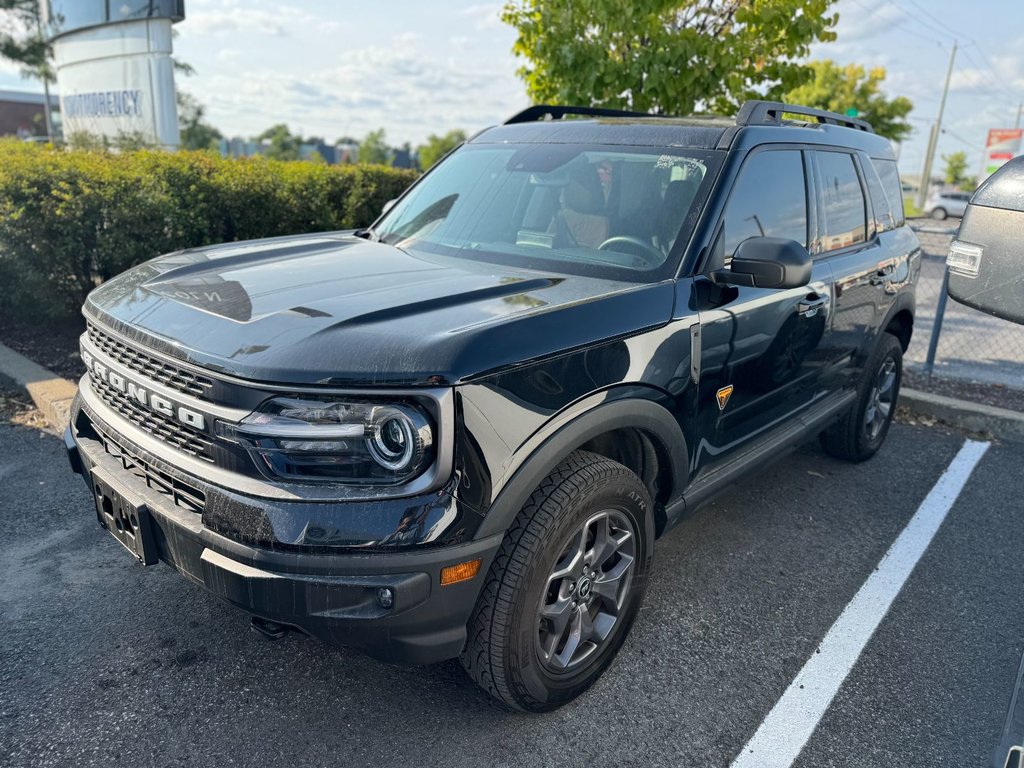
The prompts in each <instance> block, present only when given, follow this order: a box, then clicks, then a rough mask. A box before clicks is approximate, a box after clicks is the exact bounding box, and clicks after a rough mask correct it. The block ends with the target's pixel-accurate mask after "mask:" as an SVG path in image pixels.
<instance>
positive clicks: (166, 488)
mask: <svg viewBox="0 0 1024 768" xmlns="http://www.w3.org/2000/svg"><path fill="white" fill-rule="evenodd" d="M91 426H92V427H93V430H94V431H95V432H96V434H97V437H99V439H100V442H102V443H103V449H104V450H105V451H106V452H107V453H108V454H109V455H110V456H113V457H114V458H115V459H117V460H118V461H120V462H121V466H122V467H124V469H125V471H126V472H130V473H131V474H133V475H135V476H136V477H137V478H139V479H140V480H142V481H144V482H145V483H146V485H147V486H148V487H149V488H151V489H152V490H154V491H156V492H157V493H160V494H162V495H164V496H166V497H168V498H169V499H171V500H172V501H173V502H174V504H175V506H177V507H181V508H182V509H186V510H188V511H189V512H195V513H196V514H197V515H201V514H202V513H203V507H204V506H205V505H206V495H205V494H204V493H203V492H202V491H200V490H198V489H197V488H193V487H192V486H190V485H186V484H185V483H183V482H181V481H180V480H175V479H174V478H173V477H171V476H170V475H168V474H167V473H166V472H161V471H160V470H158V469H156V468H155V467H154V466H152V465H151V464H150V463H149V462H147V461H145V460H144V459H141V458H139V457H138V456H136V455H135V454H134V453H132V452H131V451H129V450H128V449H126V448H125V447H124V446H122V445H120V444H119V443H117V442H115V441H114V440H113V439H112V438H110V437H108V436H107V435H106V434H105V433H103V432H102V431H101V430H99V429H96V428H95V425H91Z"/></svg>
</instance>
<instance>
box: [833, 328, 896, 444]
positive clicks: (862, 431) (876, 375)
mask: <svg viewBox="0 0 1024 768" xmlns="http://www.w3.org/2000/svg"><path fill="white" fill-rule="evenodd" d="M902 380H903V347H902V346H900V342H899V339H897V338H896V337H895V336H893V335H892V334H891V333H883V334H882V335H881V336H880V337H879V339H878V344H877V346H876V347H875V351H874V353H873V354H872V355H871V357H870V358H869V359H868V361H867V364H866V365H865V366H864V373H863V374H862V375H861V380H860V384H859V385H858V387H857V400H856V401H855V402H854V405H853V407H852V408H851V409H850V410H849V411H848V412H847V413H846V415H845V416H843V417H842V418H841V419H840V420H839V421H838V422H836V423H835V424H833V425H832V426H831V427H829V428H828V429H827V430H825V431H824V432H822V433H821V445H822V447H823V448H824V449H825V452H826V453H828V454H830V455H832V456H835V457H836V458H839V459H846V460H848V461H864V460H865V459H870V458H871V457H872V456H874V455H875V453H877V452H878V449H879V448H881V447H882V443H883V442H885V436H886V435H887V434H888V433H889V425H890V424H892V419H893V416H895V414H896V400H897V398H898V397H899V394H900V382H901V381H902Z"/></svg>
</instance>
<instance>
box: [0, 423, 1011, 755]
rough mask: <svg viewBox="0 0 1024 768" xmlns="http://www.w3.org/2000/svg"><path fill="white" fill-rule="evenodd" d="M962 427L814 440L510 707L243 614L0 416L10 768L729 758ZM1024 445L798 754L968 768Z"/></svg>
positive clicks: (0, 692) (688, 544)
mask: <svg viewBox="0 0 1024 768" xmlns="http://www.w3.org/2000/svg"><path fill="white" fill-rule="evenodd" d="M963 444H964V436H962V435H959V434H956V433H953V432H950V431H945V430H943V429H941V428H934V427H932V428H929V427H921V426H911V425H906V424H897V425H895V426H894V428H893V431H892V432H891V434H890V437H889V440H888V442H887V444H886V445H885V447H884V448H883V450H882V452H881V454H880V455H879V456H877V457H876V458H875V459H874V460H872V461H870V462H868V463H866V464H863V465H858V466H853V465H847V464H843V463H840V462H837V461H834V460H832V459H830V458H828V457H826V456H824V455H823V454H822V453H821V452H820V451H819V450H818V448H817V446H816V445H813V444H812V445H808V446H806V447H804V448H802V449H801V450H799V451H798V452H797V453H795V454H792V455H790V456H789V457H787V458H785V459H784V460H782V461H781V462H780V463H779V464H777V465H776V466H775V467H774V468H773V469H770V470H768V471H765V472H761V473H759V474H757V475H755V476H752V477H750V478H749V480H747V481H746V482H744V483H742V484H741V485H740V486H739V487H737V488H736V489H735V490H734V491H732V492H731V493H730V494H729V495H727V496H725V497H722V498H721V499H720V500H718V501H717V502H715V503H714V504H712V505H710V506H708V507H706V508H705V509H704V510H702V511H701V512H699V513H697V514H696V515H695V516H693V517H692V518H690V519H689V520H688V521H687V522H685V523H684V524H683V525H682V526H680V527H679V528H677V529H676V530H675V531H674V532H673V533H672V534H670V535H669V536H668V537H667V538H666V539H664V540H662V541H661V542H660V543H659V547H658V549H657V552H656V558H655V573H654V578H653V582H652V587H651V589H650V591H649V592H648V595H647V600H646V603H645V608H644V610H643V611H642V613H641V616H640V619H639V621H638V624H637V625H636V627H635V628H634V630H633V633H632V635H631V637H630V639H629V641H628V642H627V644H626V646H625V648H624V649H623V652H622V653H621V654H620V656H619V659H618V660H617V662H616V663H615V664H614V665H613V667H612V668H611V670H610V671H609V673H608V674H607V675H605V677H604V678H603V679H602V680H601V681H600V682H599V683H598V684H597V686H596V687H595V688H594V689H593V690H592V691H591V692H590V693H589V694H588V695H585V696H584V697H583V698H582V699H581V700H579V701H578V702H576V703H574V704H572V705H570V706H568V707H565V708H564V709H562V710H560V711H558V712H556V713H553V714H551V715H545V716H527V715H521V714H516V713H511V712H508V711H506V710H504V709H503V708H502V707H501V706H500V705H498V704H497V703H496V702H493V701H492V700H491V699H490V698H489V697H487V696H486V695H485V694H484V693H482V692H480V691H478V690H477V689H476V688H475V687H474V686H473V685H471V684H470V683H469V682H468V680H467V679H466V678H464V677H463V675H462V671H461V669H460V668H459V666H458V664H457V663H455V662H452V663H447V664H444V665H440V666H436V667H432V668H423V669H406V668H398V667H391V666H385V665H382V664H380V663H377V662H374V661H372V660H370V659H367V658H364V657H362V656H360V655H358V654H355V653H350V652H346V651H344V650H337V649H332V648H328V647H325V646H323V645H320V644H318V643H316V642H314V641H312V640H307V639H303V638H301V637H295V636H289V637H286V638H285V639H284V640H281V641H279V642H276V643H270V642H267V641H265V640H263V639H262V638H260V637H258V636H256V635H254V634H253V633H251V632H250V631H249V630H248V620H247V619H246V617H245V616H244V615H243V614H241V613H240V612H238V611H237V610H236V609H234V608H232V607H230V606H228V605H226V604H222V603H220V602H218V601H216V600H215V599H213V598H210V597H208V596H207V595H205V594H204V593H203V592H201V591H200V590H198V589H197V588H195V587H193V586H192V585H191V584H189V583H187V582H186V581H185V580H184V579H183V578H182V577H180V576H178V575H177V574H175V573H173V572H172V571H171V570H170V569H169V568H167V567H165V566H158V567H156V568H150V569H143V568H141V567H140V566H138V565H136V564H134V563H133V562H132V561H131V559H130V558H129V557H128V556H127V555H126V554H125V552H124V551H123V550H122V549H121V547H120V546H118V545H117V544H116V543H115V542H114V541H113V540H112V539H111V538H110V536H109V535H108V534H106V533H105V532H103V531H102V530H100V529H99V527H98V526H97V525H96V523H95V521H94V517H93V513H92V510H91V507H90V505H91V499H90V496H89V494H88V493H87V492H86V489H85V487H84V485H83V484H82V482H81V480H80V479H79V478H77V477H76V476H73V475H72V474H71V473H70V471H69V470H68V468H67V466H66V461H65V458H64V455H63V447H62V444H61V442H60V440H59V439H57V438H56V437H54V436H51V435H47V434H44V433H41V432H38V431H36V430H34V429H32V428H29V427H25V426H13V425H9V424H0V629H2V638H0V765H3V766H10V767H11V768H14V766H58V765H59V766H66V765H74V766H88V765H99V766H121V765H124V766H150V765H152V766H179V765H197V766H198V765H219V766H226V765H245V766H255V765H260V766H277V765H282V766H284V765H303V766H305V765H310V766H314V765H344V766H348V765H352V766H362V765H416V766H434V765H437V766H447V767H449V768H451V767H453V766H463V765H466V766H516V768H522V767H523V766H532V765H545V766H551V765H584V766H588V767H595V766H605V765H609V766H611V765H665V766H726V765H729V764H730V763H731V761H732V760H733V759H734V758H735V757H736V755H737V754H738V753H740V752H741V750H742V749H743V748H744V745H745V744H746V743H747V742H748V740H749V739H750V738H751V736H752V735H753V734H754V733H755V731H756V730H757V729H758V727H759V725H760V724H761V722H762V720H763V719H764V718H765V716H766V715H767V714H768V712H769V711H770V710H772V708H773V706H774V705H775V703H776V702H777V701H778V700H779V698H780V696H782V695H783V693H784V692H785V691H786V689H787V687H788V686H789V685H790V683H791V682H793V680H794V676H795V675H797V673H798V672H799V671H800V670H801V668H802V667H803V665H804V664H805V662H806V661H807V660H808V659H809V658H810V657H812V656H813V655H814V654H815V653H816V651H817V650H818V649H819V647H820V644H821V642H822V638H823V637H824V636H825V635H826V633H827V632H828V631H829V628H830V627H831V626H832V625H833V622H835V621H836V619H837V617H839V616H840V614H841V613H842V612H843V609H844V607H845V606H846V605H847V604H848V603H849V602H850V600H851V598H852V597H853V596H854V595H855V594H856V593H857V592H858V590H859V589H860V587H861V585H862V584H863V583H864V582H865V580H866V579H868V577H869V576H871V574H872V573H873V572H874V570H875V568H876V566H877V565H878V564H879V560H880V559H881V558H882V556H883V555H884V554H885V553H886V551H887V550H888V549H889V547H890V545H891V544H892V543H893V542H894V540H896V538H897V537H898V536H899V535H900V533H901V531H903V529H904V527H905V526H906V525H907V522H908V521H909V520H910V519H911V518H912V516H914V514H915V511H916V510H917V509H918V507H919V505H921V503H922V500H924V499H925V497H926V496H928V494H929V491H931V489H932V488H933V486H934V485H935V484H936V481H937V480H938V478H939V476H940V475H941V474H942V473H943V471H944V470H945V469H946V468H947V466H949V465H950V462H951V461H952V460H953V458H954V456H955V455H956V454H957V452H958V451H959V450H960V448H961V446H962V445H963ZM1022 459H1024V446H1022V445H1014V444H998V443H996V444H993V445H992V446H991V447H990V448H989V450H988V452H987V453H986V454H985V455H984V456H983V457H982V458H981V460H980V462H979V463H978V465H977V467H976V468H975V469H974V472H973V474H971V476H970V479H969V480H968V481H967V484H966V486H965V487H964V488H963V491H962V492H961V493H960V495H959V496H958V497H957V498H956V501H955V503H954V504H953V506H952V508H951V509H950V511H949V513H948V516H947V517H946V519H945V522H944V523H943V524H942V526H941V528H940V529H939V530H938V533H937V534H936V535H935V537H934V539H932V540H931V544H930V546H929V547H928V549H927V550H926V551H925V553H924V555H923V557H922V558H921V559H920V561H919V562H918V564H917V567H916V569H915V570H914V571H913V572H912V573H911V575H910V577H909V579H908V580H907V581H906V584H905V585H904V586H903V589H902V590H901V591H900V592H899V594H898V596H897V597H896V599H895V601H894V602H893V604H892V607H891V608H890V610H889V612H888V614H887V615H886V616H885V618H884V619H883V620H882V622H881V624H880V625H879V627H878V629H877V631H876V632H875V633H874V635H873V637H872V638H871V639H870V641H869V642H868V643H867V645H866V646H865V647H864V650H863V652H862V653H861V654H860V656H859V658H858V659H857V661H856V663H855V665H854V666H853V668H852V670H851V671H850V674H849V676H848V677H846V678H845V682H844V683H843V684H842V687H841V688H840V689H839V693H838V695H837V696H836V697H835V699H834V700H833V701H832V704H831V706H829V707H828V709H827V711H825V714H824V717H823V718H822V719H821V720H820V723H819V724H818V726H817V728H816V730H815V731H814V732H813V735H812V736H811V738H810V740H809V741H808V742H807V744H806V747H805V748H804V749H803V751H802V752H801V753H800V756H799V758H798V760H797V762H796V764H797V765H799V766H807V767H808V768H809V767H811V766H815V767H818V766H847V765H850V766H854V765H855V766H897V765H898V766H918V765H920V766H926V765H927V766H932V765H949V766H954V765H955V766H958V767H960V766H983V765H989V764H990V761H991V750H992V748H993V746H994V745H995V743H996V742H997V741H998V739H999V732H1000V728H1001V727H1002V720H1003V717H1004V715H1005V711H1006V706H1007V703H1008V699H1009V695H1010V689H1011V687H1012V684H1013V680H1014V677H1015V673H1016V667H1017V663H1018V661H1019V658H1020V653H1021V650H1022V640H1024V569H1022V568H1021V567H1020V562H1021V561H1020V558H1019V549H1020V547H1019V542H1021V541H1024V515H1022V514H1021V511H1022V502H1021V496H1022V490H1024V483H1022V480H1021V475H1020V468H1021V466H1022Z"/></svg>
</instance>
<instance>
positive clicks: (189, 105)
mask: <svg viewBox="0 0 1024 768" xmlns="http://www.w3.org/2000/svg"><path fill="white" fill-rule="evenodd" d="M177 100H178V131H179V133H180V134H181V148H182V149H215V148H216V146H217V142H219V141H220V140H221V139H222V138H224V136H223V134H222V133H221V132H220V131H218V130H217V129H216V128H214V127H213V126H212V125H210V124H209V123H207V122H206V120H205V119H204V118H205V117H206V107H204V106H203V105H202V104H200V103H199V100H198V99H196V97H195V96H193V95H191V94H189V93H185V92H184V91H178V94H177Z"/></svg>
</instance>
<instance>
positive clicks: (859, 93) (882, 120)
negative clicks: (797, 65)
mask: <svg viewBox="0 0 1024 768" xmlns="http://www.w3.org/2000/svg"><path fill="white" fill-rule="evenodd" d="M809 66H810V68H811V70H812V71H813V73H814V78H813V79H812V80H809V81H808V82H806V83H804V84H803V85H801V86H799V87H797V88H794V89H793V90H791V91H790V92H789V93H787V94H786V96H785V100H786V101H788V102H789V103H791V104H803V105H804V106H807V107H816V108H818V109H827V110H830V111H832V112H839V113H840V114H844V115H845V114H848V113H849V110H856V111H857V115H856V116H857V117H859V118H861V119H863V120H867V121H868V122H869V123H871V125H872V127H873V128H874V129H875V133H877V134H879V135H880V136H885V137H886V138H887V139H892V140H893V141H902V140H903V139H905V138H906V137H907V136H909V135H910V132H911V130H912V128H911V125H910V123H909V122H907V119H906V118H907V115H908V114H910V110H912V109H913V108H914V105H913V103H911V101H910V99H908V98H906V97H905V96H897V97H896V98H894V99H889V98H886V96H885V95H884V94H883V93H881V91H880V90H879V87H880V86H881V84H882V81H883V80H885V69H884V68H883V67H875V68H874V69H871V70H868V71H865V69H864V67H862V66H860V65H858V64H847V65H846V66H840V65H839V64H836V63H835V62H833V61H829V60H828V59H826V60H824V61H812V62H810V64H809Z"/></svg>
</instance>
